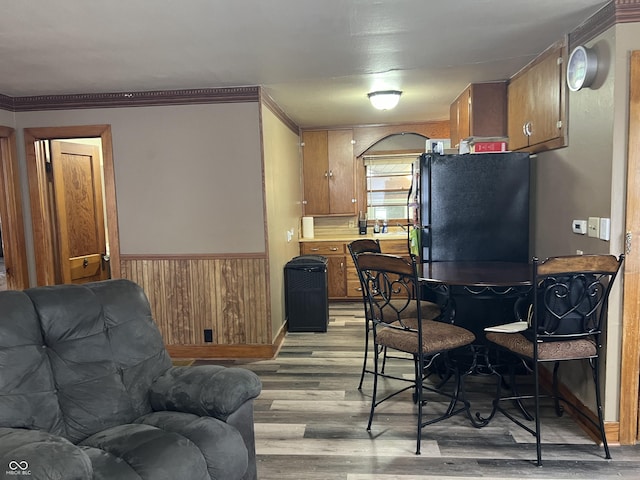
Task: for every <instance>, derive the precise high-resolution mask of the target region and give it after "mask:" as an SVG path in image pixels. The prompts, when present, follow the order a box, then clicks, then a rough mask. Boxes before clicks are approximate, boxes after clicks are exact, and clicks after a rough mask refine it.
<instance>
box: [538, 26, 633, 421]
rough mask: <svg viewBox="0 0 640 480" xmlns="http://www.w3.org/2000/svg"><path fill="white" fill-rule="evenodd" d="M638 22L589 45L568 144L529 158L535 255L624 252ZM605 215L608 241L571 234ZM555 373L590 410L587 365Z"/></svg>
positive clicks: (615, 298) (615, 372)
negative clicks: (591, 56) (588, 76)
mask: <svg viewBox="0 0 640 480" xmlns="http://www.w3.org/2000/svg"><path fill="white" fill-rule="evenodd" d="M639 39H640V25H638V24H621V25H618V26H616V27H614V28H611V29H609V30H608V31H606V32H604V33H603V34H602V35H600V36H598V37H597V38H595V39H593V40H592V41H590V42H588V43H587V44H586V45H587V46H588V47H591V48H593V49H594V50H595V51H596V52H597V55H598V61H599V65H600V68H599V71H598V76H597V78H596V80H595V82H594V85H592V87H591V88H585V89H582V90H580V91H578V92H568V93H569V119H568V121H569V124H568V128H569V146H568V147H567V148H563V149H559V150H554V151H551V152H545V153H540V154H538V155H537V158H536V159H535V160H534V165H535V167H534V168H535V175H534V179H535V180H534V181H535V184H536V187H535V188H536V198H535V207H534V209H535V221H534V224H535V247H534V248H535V254H536V255H538V256H539V257H541V258H544V257H547V256H550V255H569V254H574V253H576V250H582V251H584V252H585V253H612V254H614V255H619V254H621V253H623V247H624V232H625V228H624V221H625V220H624V208H625V196H626V189H625V186H626V161H627V125H628V92H629V85H628V76H629V68H628V64H629V61H628V58H629V52H630V51H631V50H634V49H640V40H639ZM589 216H593V217H609V218H611V240H610V241H608V242H607V241H603V240H599V239H595V238H591V237H588V236H583V235H578V234H574V233H572V232H571V221H572V220H573V219H585V220H586V219H587V218H588V217H589ZM621 309H622V275H621V276H620V277H619V278H618V279H617V280H616V285H615V288H614V291H613V292H612V296H611V299H610V305H609V317H608V323H607V327H606V339H605V346H606V362H605V365H604V366H603V370H602V371H603V373H604V374H605V376H604V382H603V383H604V404H605V419H606V420H607V421H615V420H617V419H618V406H619V391H620V378H619V371H620V345H621V323H622V312H621ZM566 371H570V372H571V375H566V374H565V375H564V376H562V381H563V382H564V383H566V384H567V385H569V386H570V387H571V389H572V390H573V391H574V392H575V393H576V395H577V396H578V397H579V398H580V399H581V400H582V401H583V402H585V403H586V404H587V405H590V406H591V407H592V408H595V397H594V393H593V387H592V384H591V382H590V377H589V375H590V370H589V367H588V366H587V365H586V363H584V362H581V363H575V364H573V365H572V366H571V368H567V369H566V370H565V372H566Z"/></svg>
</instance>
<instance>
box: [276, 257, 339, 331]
mask: <svg viewBox="0 0 640 480" xmlns="http://www.w3.org/2000/svg"><path fill="white" fill-rule="evenodd" d="M284 282H285V292H284V295H285V316H286V320H287V322H288V329H289V331H290V332H326V331H327V325H328V324H329V292H328V285H327V258H326V257H322V256H320V255H301V256H299V257H295V258H292V259H291V260H290V261H289V262H287V264H286V265H285V267H284Z"/></svg>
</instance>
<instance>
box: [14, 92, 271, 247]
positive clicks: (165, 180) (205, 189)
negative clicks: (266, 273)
mask: <svg viewBox="0 0 640 480" xmlns="http://www.w3.org/2000/svg"><path fill="white" fill-rule="evenodd" d="M92 124H110V125H111V128H112V135H113V159H114V167H115V175H116V196H117V202H118V219H119V229H120V250H121V253H122V254H209V253H222V254H225V253H256V252H257V253H264V252H265V251H266V244H265V236H264V228H263V225H264V208H263V192H262V166H261V153H260V127H259V117H258V103H257V102H254V103H233V104H207V105H185V106H160V107H135V108H107V109H86V110H64V111H52V112H22V113H17V114H16V125H15V126H16V129H19V135H20V137H19V139H18V148H19V157H20V161H21V162H22V163H24V161H25V160H24V158H25V154H24V145H23V139H22V129H23V128H29V127H48V126H67V125H92ZM23 187H24V189H25V191H26V190H27V189H26V180H25V182H24V185H23ZM25 212H26V213H27V215H28V209H26V210H25ZM27 229H28V230H29V231H30V224H27Z"/></svg>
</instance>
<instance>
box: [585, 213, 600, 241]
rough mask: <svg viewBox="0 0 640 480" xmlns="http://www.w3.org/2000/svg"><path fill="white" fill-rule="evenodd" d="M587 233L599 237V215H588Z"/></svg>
mask: <svg viewBox="0 0 640 480" xmlns="http://www.w3.org/2000/svg"><path fill="white" fill-rule="evenodd" d="M587 235H589V236H590V237H595V238H598V237H600V217H589V222H588V224H587Z"/></svg>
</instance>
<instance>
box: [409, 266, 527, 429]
mask: <svg viewBox="0 0 640 480" xmlns="http://www.w3.org/2000/svg"><path fill="white" fill-rule="evenodd" d="M532 273H533V271H532V265H531V264H530V263H526V262H472V261H450V262H428V263H423V264H421V265H419V272H418V275H419V277H420V281H421V282H422V284H423V286H424V288H423V291H422V295H423V296H426V299H428V300H431V301H436V302H437V303H439V304H440V306H441V308H442V311H443V313H442V315H441V320H443V321H449V322H451V323H454V324H456V325H460V326H463V327H465V328H467V329H468V330H470V331H472V332H473V333H474V334H475V336H476V342H474V344H472V345H470V349H469V350H468V351H467V355H465V354H464V353H459V355H458V361H459V365H460V366H462V367H463V371H464V374H465V375H469V374H476V375H477V374H479V375H498V380H497V381H502V380H501V379H502V377H501V376H500V375H499V374H498V371H499V370H502V369H503V368H505V366H507V368H508V363H512V362H513V360H507V362H508V363H506V364H505V360H504V359H501V358H499V357H496V355H495V352H494V351H493V348H491V346H490V345H489V343H490V342H488V341H487V340H486V339H485V335H484V328H485V327H487V326H490V325H497V324H502V323H509V322H513V321H515V304H516V300H517V299H518V298H522V297H527V296H528V295H529V292H530V291H531V287H532V285H533V283H532ZM519 407H520V409H521V411H522V413H523V415H524V416H525V418H530V416H529V414H528V412H527V411H526V410H525V409H524V407H523V406H522V405H519ZM492 417H493V412H492V413H491V414H490V415H488V416H482V415H480V414H479V413H476V416H475V418H474V417H470V420H471V423H472V424H473V425H474V426H475V427H483V426H485V425H487V424H488V423H489V421H490V420H491V418H492Z"/></svg>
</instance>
